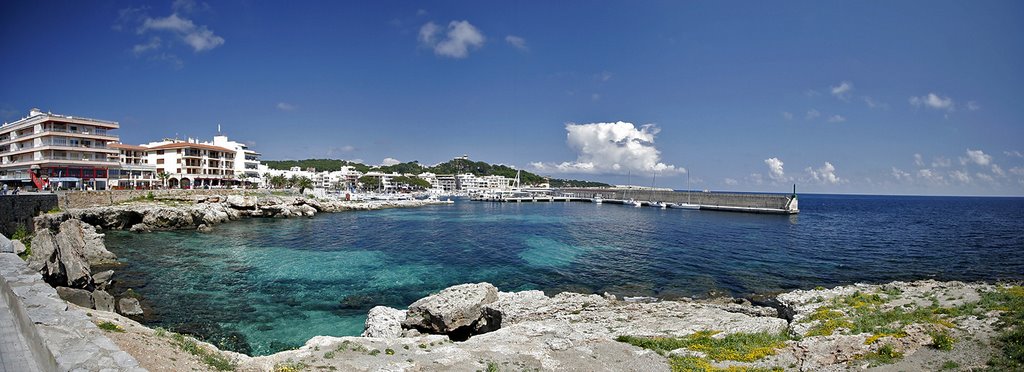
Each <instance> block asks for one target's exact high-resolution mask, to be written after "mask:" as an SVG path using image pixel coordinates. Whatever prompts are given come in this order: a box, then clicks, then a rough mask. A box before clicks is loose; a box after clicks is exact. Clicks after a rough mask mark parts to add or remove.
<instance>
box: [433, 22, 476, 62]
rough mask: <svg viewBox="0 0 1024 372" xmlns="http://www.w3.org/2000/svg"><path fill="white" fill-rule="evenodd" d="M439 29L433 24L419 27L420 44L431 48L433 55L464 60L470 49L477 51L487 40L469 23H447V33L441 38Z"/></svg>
mask: <svg viewBox="0 0 1024 372" xmlns="http://www.w3.org/2000/svg"><path fill="white" fill-rule="evenodd" d="M440 33H441V27H440V26H438V25H437V24H435V23H434V22H427V23H426V24H424V25H423V26H422V27H420V33H419V37H418V38H419V41H420V44H421V45H423V46H425V47H428V48H432V49H433V50H434V54H436V55H439V56H442V57H450V58H456V59H458V58H466V57H468V56H469V51H470V49H479V48H480V47H482V46H483V45H484V41H486V40H487V38H486V37H484V34H483V33H482V32H480V30H479V29H477V28H476V27H474V26H473V25H472V24H470V23H469V21H451V22H450V23H448V32H447V34H445V36H444V37H443V38H441V37H439V36H440Z"/></svg>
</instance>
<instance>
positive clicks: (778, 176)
mask: <svg viewBox="0 0 1024 372" xmlns="http://www.w3.org/2000/svg"><path fill="white" fill-rule="evenodd" d="M764 163H765V164H767V165H768V177H770V178H771V179H772V180H775V181H785V180H786V172H785V171H784V170H783V169H782V164H783V163H782V160H779V158H768V159H764Z"/></svg>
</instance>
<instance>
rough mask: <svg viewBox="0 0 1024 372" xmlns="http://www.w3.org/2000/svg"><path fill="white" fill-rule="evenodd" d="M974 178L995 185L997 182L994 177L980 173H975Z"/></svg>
mask: <svg viewBox="0 0 1024 372" xmlns="http://www.w3.org/2000/svg"><path fill="white" fill-rule="evenodd" d="M974 176H975V177H978V179H980V180H982V181H985V182H989V183H995V182H996V179H995V178H993V177H992V176H990V175H987V174H985V173H981V172H978V173H975V174H974Z"/></svg>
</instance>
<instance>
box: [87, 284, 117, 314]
mask: <svg viewBox="0 0 1024 372" xmlns="http://www.w3.org/2000/svg"><path fill="white" fill-rule="evenodd" d="M92 303H93V305H94V306H95V308H96V310H102V311H109V312H114V296H111V295H110V293H107V291H103V290H99V289H97V290H95V291H93V292H92Z"/></svg>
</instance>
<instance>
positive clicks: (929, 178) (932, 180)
mask: <svg viewBox="0 0 1024 372" xmlns="http://www.w3.org/2000/svg"><path fill="white" fill-rule="evenodd" d="M917 177H918V178H920V179H922V180H924V181H926V182H928V183H929V184H932V185H943V184H945V183H946V180H945V179H944V178H943V177H942V175H941V174H939V173H938V172H935V171H933V170H931V169H919V170H918V171H917Z"/></svg>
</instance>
